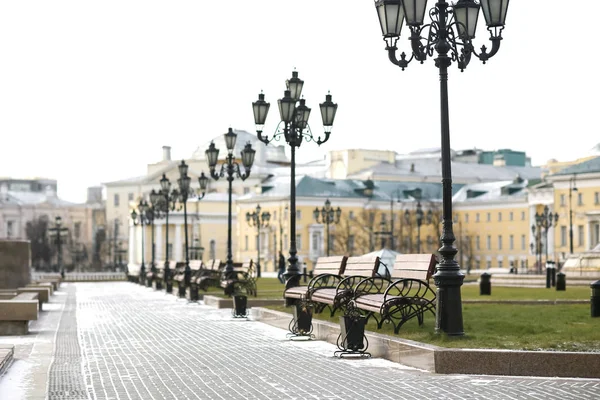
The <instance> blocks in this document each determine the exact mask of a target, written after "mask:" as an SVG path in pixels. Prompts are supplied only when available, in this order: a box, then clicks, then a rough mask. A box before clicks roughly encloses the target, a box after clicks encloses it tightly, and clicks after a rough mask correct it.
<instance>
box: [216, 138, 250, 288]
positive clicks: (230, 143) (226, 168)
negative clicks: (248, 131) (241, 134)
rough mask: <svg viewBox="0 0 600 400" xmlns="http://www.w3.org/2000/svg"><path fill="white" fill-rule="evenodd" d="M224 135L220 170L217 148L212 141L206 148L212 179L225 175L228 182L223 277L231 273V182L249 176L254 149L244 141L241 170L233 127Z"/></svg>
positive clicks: (243, 179) (228, 276)
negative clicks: (225, 156)
mask: <svg viewBox="0 0 600 400" xmlns="http://www.w3.org/2000/svg"><path fill="white" fill-rule="evenodd" d="M224 136H225V146H226V147H227V158H226V159H225V162H224V163H223V164H221V170H220V172H218V173H217V170H216V168H217V161H218V159H219V149H217V148H216V147H215V143H214V142H210V146H209V147H208V150H206V160H207V161H208V167H209V168H210V175H211V176H212V178H213V179H214V180H219V179H220V178H223V177H224V176H225V175H227V182H228V183H229V203H228V210H227V211H228V212H227V263H226V265H225V277H226V278H230V277H231V275H232V274H233V255H232V252H231V195H232V192H233V189H232V183H233V179H234V177H235V176H236V175H237V177H238V178H239V179H241V180H242V181H245V180H246V179H247V178H248V177H249V176H250V169H251V168H252V164H253V163H254V156H255V155H256V150H254V149H253V148H252V145H251V144H250V143H246V145H245V146H244V149H243V150H242V151H241V153H240V155H241V158H242V165H243V167H244V172H243V173H242V172H241V169H240V164H238V163H237V161H235V159H234V155H233V150H234V148H235V142H236V140H237V134H236V133H235V132H233V129H231V128H229V130H228V131H227V133H226V134H225V135H224Z"/></svg>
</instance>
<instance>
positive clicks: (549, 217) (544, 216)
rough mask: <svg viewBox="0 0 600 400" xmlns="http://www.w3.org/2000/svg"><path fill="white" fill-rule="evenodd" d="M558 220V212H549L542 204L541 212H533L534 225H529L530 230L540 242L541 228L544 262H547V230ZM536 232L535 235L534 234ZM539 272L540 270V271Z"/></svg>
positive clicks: (540, 252)
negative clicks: (542, 209)
mask: <svg viewBox="0 0 600 400" xmlns="http://www.w3.org/2000/svg"><path fill="white" fill-rule="evenodd" d="M557 222H558V213H554V214H552V213H551V212H550V208H549V207H548V206H544V211H543V212H541V213H535V225H531V232H532V233H533V234H534V236H536V237H539V238H540V243H541V234H542V229H543V235H544V242H545V246H544V247H545V251H546V263H548V231H549V230H550V228H551V227H552V226H556V223H557ZM536 233H537V235H536ZM539 247H540V251H539V254H540V256H539V257H540V264H539V265H540V269H541V267H542V250H541V246H539ZM540 272H541V271H540Z"/></svg>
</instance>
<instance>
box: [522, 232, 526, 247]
mask: <svg viewBox="0 0 600 400" xmlns="http://www.w3.org/2000/svg"><path fill="white" fill-rule="evenodd" d="M525 240H526V239H525V235H521V250H525Z"/></svg>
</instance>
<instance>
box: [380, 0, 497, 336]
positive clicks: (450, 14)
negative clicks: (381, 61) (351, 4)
mask: <svg viewBox="0 0 600 400" xmlns="http://www.w3.org/2000/svg"><path fill="white" fill-rule="evenodd" d="M480 7H481V8H483V15H484V17H485V21H486V25H487V27H488V30H489V32H490V35H491V37H490V40H491V42H492V48H491V50H490V51H488V49H487V48H486V47H485V46H482V47H481V50H480V51H479V52H477V51H476V50H475V47H474V46H473V44H472V39H474V38H475V31H476V27H477V19H478V16H479V9H480ZM375 8H376V10H377V15H378V17H379V22H380V25H381V32H382V34H383V38H384V40H385V42H386V50H387V52H388V57H389V59H390V61H391V62H392V63H393V64H395V65H397V66H398V67H400V68H401V69H402V70H404V69H405V68H406V67H407V66H408V64H409V63H410V62H411V61H413V60H416V61H419V62H420V63H423V62H424V61H425V60H426V59H427V57H433V56H434V54H435V55H436V58H435V59H434V61H435V66H436V67H437V68H438V69H439V76H440V98H441V110H440V111H441V139H442V146H441V150H442V185H443V196H442V197H443V229H442V236H441V241H442V247H441V248H440V250H439V252H440V255H441V260H440V263H439V266H438V269H437V273H436V274H435V275H434V281H435V284H436V286H437V287H438V291H437V307H436V311H437V314H436V322H435V331H436V332H445V333H446V334H448V335H452V336H460V335H464V329H463V317H462V300H461V294H460V288H461V286H462V283H463V280H464V275H463V274H462V273H461V272H460V266H459V265H458V262H456V260H455V256H456V253H457V252H458V250H457V249H456V247H455V246H454V241H455V236H454V232H453V231H452V170H451V157H450V118H449V111H448V67H449V66H450V65H451V64H452V62H453V61H455V62H456V64H457V66H458V68H459V69H460V70H461V71H462V70H464V69H465V68H466V67H467V65H468V64H469V62H470V61H471V57H472V55H475V57H477V58H479V59H480V60H481V61H483V62H484V63H485V62H486V61H487V60H488V59H490V58H491V57H493V56H494V55H495V54H496V53H497V52H498V50H499V48H500V43H501V41H502V30H503V29H504V23H505V20H506V11H507V8H508V0H481V4H478V3H476V2H475V0H458V1H457V2H456V4H454V5H453V6H450V5H449V4H448V2H447V1H446V0H437V1H436V2H435V5H434V6H433V8H432V9H431V10H430V11H429V17H430V19H431V23H429V24H425V25H424V24H423V19H424V17H425V11H426V9H427V0H376V1H375ZM404 21H406V24H407V25H408V26H409V29H410V42H411V52H412V55H410V56H409V58H408V59H407V56H406V54H405V53H401V54H400V59H398V58H397V56H396V53H397V50H398V48H397V47H396V44H397V42H398V39H399V38H400V33H401V31H402V24H403V22H404ZM424 39H426V41H424ZM436 53H437V54H436Z"/></svg>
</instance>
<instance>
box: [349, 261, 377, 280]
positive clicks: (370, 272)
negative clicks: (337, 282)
mask: <svg viewBox="0 0 600 400" xmlns="http://www.w3.org/2000/svg"><path fill="white" fill-rule="evenodd" d="M379 263H380V260H379V257H378V256H368V257H365V256H360V257H348V259H347V260H346V269H345V270H344V273H343V274H342V275H344V276H364V277H373V276H376V275H377V270H379Z"/></svg>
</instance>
